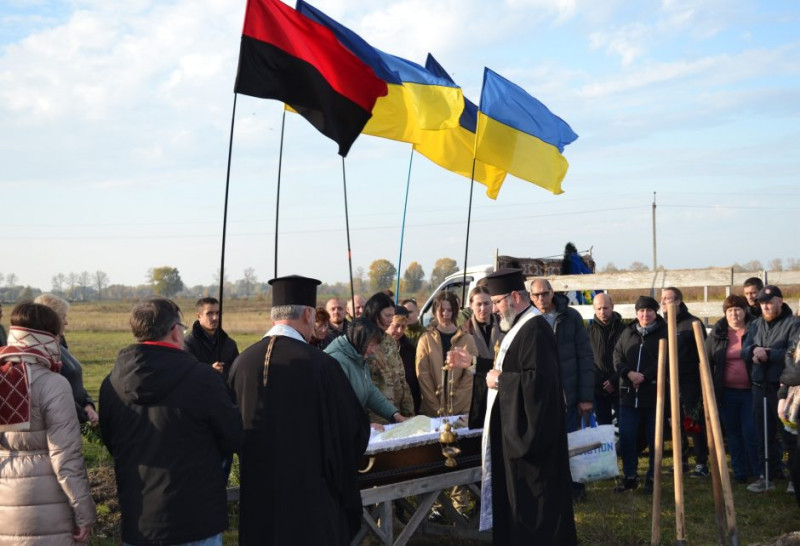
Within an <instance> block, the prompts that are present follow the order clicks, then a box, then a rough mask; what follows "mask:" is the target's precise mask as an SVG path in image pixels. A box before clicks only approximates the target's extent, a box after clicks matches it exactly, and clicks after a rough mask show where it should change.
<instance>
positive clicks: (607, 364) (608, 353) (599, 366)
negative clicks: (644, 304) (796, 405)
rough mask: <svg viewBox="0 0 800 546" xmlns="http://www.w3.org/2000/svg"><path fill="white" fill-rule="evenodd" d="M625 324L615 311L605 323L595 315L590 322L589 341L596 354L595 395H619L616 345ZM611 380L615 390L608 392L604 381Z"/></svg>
mask: <svg viewBox="0 0 800 546" xmlns="http://www.w3.org/2000/svg"><path fill="white" fill-rule="evenodd" d="M624 329H625V325H624V324H623V323H622V316H621V315H620V314H619V313H617V312H616V311H615V312H614V314H613V316H612V317H611V320H610V321H609V322H608V323H606V324H603V323H602V322H600V321H599V320H597V318H596V317H595V318H594V319H592V321H591V322H590V323H589V328H588V330H589V343H590V344H591V346H592V354H593V355H594V395H595V396H600V397H609V396H613V397H616V396H619V392H618V390H617V389H618V387H619V376H618V375H617V371H616V370H615V369H614V347H615V346H616V345H617V341H619V336H621V335H622V331H623V330H624ZM606 381H609V382H610V383H611V384H612V385H614V389H615V390H614V392H613V393H608V392H606V391H605V390H604V389H603V383H605V382H606Z"/></svg>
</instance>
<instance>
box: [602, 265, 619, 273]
mask: <svg viewBox="0 0 800 546" xmlns="http://www.w3.org/2000/svg"><path fill="white" fill-rule="evenodd" d="M618 271H619V269H617V266H616V265H614V262H608V263H607V264H606V266H605V267H604V268H603V270H602V272H603V273H617V272H618Z"/></svg>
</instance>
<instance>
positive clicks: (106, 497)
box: [67, 302, 800, 545]
mask: <svg viewBox="0 0 800 546" xmlns="http://www.w3.org/2000/svg"><path fill="white" fill-rule="evenodd" d="M130 306H131V304H130V303H127V304H122V303H120V304H109V305H108V306H105V305H103V306H100V305H98V304H83V305H81V304H77V305H74V306H73V307H72V309H71V311H70V321H71V322H70V329H69V331H68V332H67V339H68V341H69V344H70V350H71V351H72V352H73V354H74V355H75V356H76V357H77V358H78V359H79V360H80V361H81V362H82V363H83V365H84V380H85V383H86V387H87V389H88V390H89V391H90V392H91V393H92V395H93V396H96V395H97V392H98V389H99V387H100V383H101V381H102V379H103V378H104V377H105V376H106V375H107V374H108V372H109V371H110V369H111V367H112V366H113V363H114V359H115V357H116V354H117V352H118V351H119V350H120V349H121V348H122V347H125V346H126V345H128V344H130V343H132V342H133V338H132V336H131V335H130V333H129V331H128V330H127V325H126V327H125V328H120V327H119V326H117V328H118V329H112V330H111V331H108V330H101V331H76V326H77V325H84V324H89V323H91V322H93V323H94V324H96V325H99V326H103V325H114V324H116V325H119V324H121V323H124V322H125V321H126V318H127V313H128V311H129V310H130ZM181 307H182V308H183V309H184V310H191V309H192V304H191V302H181ZM226 309H228V310H227V311H226V321H229V322H226V325H225V328H226V330H230V331H231V333H232V334H234V337H235V338H236V340H237V342H238V344H239V348H240V350H242V349H244V348H246V347H248V346H249V345H250V344H252V343H254V342H255V341H257V340H258V339H259V338H260V337H261V336H262V335H263V332H264V331H265V330H266V328H267V324H265V322H266V309H259V308H258V306H257V305H254V304H250V305H241V306H240V307H237V306H236V305H234V304H232V305H230V306H229V307H226ZM187 314H188V313H187ZM237 320H238V321H239V322H237ZM100 410H101V411H102V408H100ZM669 447H670V445H669V443H668V444H667V446H666V448H667V449H669ZM84 453H85V456H86V459H87V463H88V466H89V467H90V474H91V477H92V482H93V493H94V494H95V496H96V498H97V500H98V510H99V511H100V513H101V516H102V517H101V524H102V534H104V535H105V537H96V538H94V539H93V544H103V545H105V544H117V543H119V536H118V534H115V530H114V525H115V521H116V519H115V517H116V516H115V509H116V508H115V501H114V499H113V494H112V493H113V491H112V490H111V489H110V487H113V483H111V482H110V480H111V475H112V474H113V473H112V472H109V467H110V466H111V464H112V463H111V460H110V458H109V456H108V454H107V453H106V451H105V449H104V448H103V447H102V446H101V445H99V444H97V443H94V442H90V441H89V440H88V439H87V442H86V443H85V449H84ZM668 455H669V454H668V453H667V457H666V458H665V461H664V468H665V469H666V468H669V466H670V465H671V459H670V458H669V456H668ZM639 462H640V466H639V472H640V475H643V474H644V472H645V470H646V466H647V458H646V457H642V458H640V460H639ZM684 482H685V499H686V510H685V513H686V541H687V544H714V543H716V542H717V540H716V527H715V524H714V500H713V497H712V494H711V487H710V484H711V482H710V480H709V479H691V478H689V477H686V478H685V480H684ZM662 483H663V496H662V503H661V507H662V510H661V524H662V530H661V538H662V543H664V544H667V543H673V542H674V541H675V506H674V500H673V495H674V493H673V491H674V490H673V484H672V476H671V475H670V474H668V473H666V472H665V473H664V475H663V482H662ZM777 483H778V489H777V490H776V491H774V492H771V493H768V494H753V493H750V492H748V491H747V490H746V488H745V486H744V485H736V484H734V485H733V489H734V503H735V507H736V517H737V527H738V532H739V542H740V544H775V543H776V542H777V541H778V539H779V537H782V536H784V535H787V534H789V533H791V532H793V531H796V530H798V529H800V510H799V509H798V506H797V504H796V502H795V501H794V498H793V496H791V495H789V494H787V493H786V492H785V491H786V482H785V481H782V482H777ZM613 485H614V484H613V482H611V481H605V482H598V483H595V484H590V485H589V487H588V490H587V500H586V501H583V502H581V503H578V504H576V507H575V519H576V525H577V528H578V536H579V538H580V541H581V543H582V544H604V545H605V544H614V545H639V544H649V543H650V525H651V524H650V521H651V510H652V507H651V502H652V499H651V497H650V496H648V495H645V494H644V493H643V492H642V491H641V489H640V490H637V491H634V492H630V493H625V494H616V493H613V492H612V488H613ZM236 517H237V515H236V510H235V508H234V509H232V512H231V522H232V525H234V526H235V522H236ZM310 517H311V516H310ZM98 530H100V529H98ZM781 540H783V542H781V544H791V543H792V542H787V541H789V540H793V539H792V538H790V537H786V538H783V539H781ZM435 542H436V543H437V544H440V545H444V544H468V543H466V542H463V541H458V540H455V539H451V540H448V539H446V538H445V539H444V540H442V539H438V538H437V539H435ZM225 543H226V544H235V543H236V533H235V532H234V531H231V532H228V533H226V534H225ZM410 544H433V542H432V541H431V538H423V537H415V538H414V539H413V540H412V541H411V542H410Z"/></svg>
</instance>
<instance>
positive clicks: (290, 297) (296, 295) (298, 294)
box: [269, 275, 322, 307]
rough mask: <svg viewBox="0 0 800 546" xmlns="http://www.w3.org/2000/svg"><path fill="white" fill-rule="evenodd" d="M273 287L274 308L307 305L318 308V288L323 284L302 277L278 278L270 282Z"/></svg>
mask: <svg viewBox="0 0 800 546" xmlns="http://www.w3.org/2000/svg"><path fill="white" fill-rule="evenodd" d="M269 284H270V286H272V306H273V307H277V306H278V305H305V306H306V307H316V306H317V286H318V285H320V284H322V282H321V281H318V280H317V279H309V278H308V277H301V276H300V275H289V276H287V277H278V278H276V279H272V280H271V281H269Z"/></svg>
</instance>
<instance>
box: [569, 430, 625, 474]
mask: <svg viewBox="0 0 800 546" xmlns="http://www.w3.org/2000/svg"><path fill="white" fill-rule="evenodd" d="M567 442H568V444H569V450H570V458H569V469H570V471H571V472H572V481H574V482H580V483H589V482H595V481H598V480H606V479H608V478H615V477H616V476H618V475H619V466H618V464H617V450H616V448H615V447H614V444H615V443H616V438H615V437H614V426H613V425H599V426H598V424H597V421H595V418H594V414H591V415H589V424H588V426H587V425H586V423H585V421H584V419H581V428H580V430H576V431H575V432H570V433H569V434H567ZM592 446H595V447H592ZM587 448H588V450H587Z"/></svg>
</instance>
